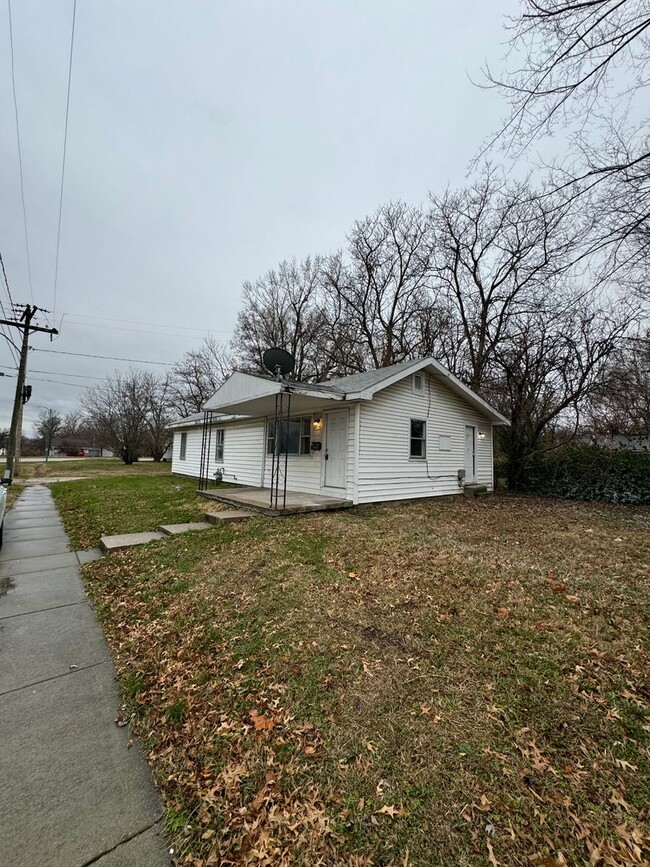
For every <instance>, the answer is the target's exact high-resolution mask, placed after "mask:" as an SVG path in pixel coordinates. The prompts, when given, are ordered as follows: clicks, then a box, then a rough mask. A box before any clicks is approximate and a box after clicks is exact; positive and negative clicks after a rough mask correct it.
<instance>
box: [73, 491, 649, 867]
mask: <svg viewBox="0 0 650 867" xmlns="http://www.w3.org/2000/svg"><path fill="white" fill-rule="evenodd" d="M150 481H151V482H152V483H153V482H154V481H156V482H159V481H160V480H150ZM174 482H176V480H174ZM66 489H68V490H70V491H72V490H73V486H72V485H69V486H65V487H63V486H62V487H61V488H59V489H58V491H59V492H60V491H65V490H66ZM161 490H162V489H161ZM156 492H157V493H156V497H158V496H159V493H160V492H159V491H158V489H157V488H156ZM57 498H58V501H59V503H63V499H62V495H61V493H57ZM161 499H162V500H164V496H162V497H161ZM143 508H144V507H143ZM102 509H103V510H104V511H106V510H108V511H110V508H109V507H108V505H107V501H106V500H105V499H104V498H101V497H99V498H98V500H97V508H96V514H95V516H94V517H93V519H92V520H93V521H94V522H95V525H97V514H99V513H101V511H102ZM147 514H148V512H147ZM134 523H135V522H134ZM143 523H146V522H142V521H141V522H140V523H139V526H141V525H142V524H143ZM151 523H155V522H154V521H153V520H152V522H151ZM649 528H650V511H649V510H647V509H646V510H643V509H634V508H624V507H611V506H599V505H594V504H579V503H568V502H556V501H549V500H545V501H542V500H534V499H524V498H514V497H512V498H502V497H495V498H493V499H491V500H488V501H485V502H474V501H468V500H464V499H462V498H459V499H452V500H434V501H428V502H426V501H420V502H414V503H410V504H395V505H384V506H380V507H363V508H359V509H352V510H349V511H346V512H340V513H320V514H312V515H305V516H300V517H294V518H287V519H275V520H274V519H268V518H256V519H253V520H250V521H248V522H246V523H243V524H237V525H230V526H224V527H217V528H215V529H213V530H208V531H205V532H203V533H198V534H194V535H186V536H182V537H175V538H170V539H166V540H163V541H160V542H156V543H153V544H151V545H148V546H146V547H144V548H141V549H138V550H135V549H134V550H133V551H131V552H128V553H126V552H124V553H121V554H117V555H113V556H111V557H110V558H106V559H104V560H102V561H99V562H96V563H92V564H89V565H88V566H86V567H84V573H85V578H86V582H87V586H88V588H89V591H90V593H91V595H92V597H93V599H94V601H95V604H96V606H97V610H98V613H99V616H100V617H101V619H102V621H103V625H104V629H105V632H106V635H107V637H108V641H109V643H110V646H111V649H112V653H113V656H114V659H115V663H116V665H117V668H118V671H119V675H120V682H121V689H122V694H123V699H124V702H125V708H126V712H127V713H128V714H129V715H132V716H131V719H132V724H133V727H134V730H135V731H136V733H137V734H138V735H139V737H140V738H141V739H142V741H143V743H144V745H145V749H146V751H147V753H148V756H149V760H150V762H151V765H152V767H153V770H154V774H155V778H156V780H157V784H158V786H159V788H160V790H161V793H162V796H163V799H164V802H165V807H166V817H167V826H168V831H169V834H170V839H171V842H172V844H173V846H174V848H175V850H176V853H177V855H176V857H177V859H178V863H179V864H192V865H195V867H203V865H208V864H214V865H218V864H256V865H263V864H265V865H285V864H286V865H288V864H301V865H310V867H311V865H318V864H322V865H338V864H347V865H357V867H361V865H386V867H388V865H393V867H398V865H399V867H406V865H409V867H414V865H422V867H429V865H450V867H451V865H454V867H462V865H483V864H491V865H493V867H494V865H531V864H532V865H539V867H558V865H560V867H561V865H569V864H570V865H577V864H590V865H601V864H602V865H641V864H646V863H648V862H647V860H646V859H648V858H649V857H650V850H649V849H648V843H649V836H648V834H649V830H648V824H647V820H648V808H649V807H650V752H649V732H650V719H649V717H648V704H649V702H650V687H649V685H648V671H649V670H650V669H649V662H650V660H649V658H648V645H647V632H646V630H647V626H648V613H649V607H648V602H649V592H648V568H647V567H648V563H649V562H650V542H649V539H650V535H649V533H648V530H649Z"/></svg>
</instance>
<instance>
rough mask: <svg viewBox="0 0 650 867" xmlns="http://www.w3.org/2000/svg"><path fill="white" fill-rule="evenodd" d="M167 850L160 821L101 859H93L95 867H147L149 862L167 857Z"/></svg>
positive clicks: (159, 860) (154, 862)
mask: <svg viewBox="0 0 650 867" xmlns="http://www.w3.org/2000/svg"><path fill="white" fill-rule="evenodd" d="M167 851H168V850H167V844H166V842H165V838H164V836H163V829H162V822H159V823H158V824H157V825H154V826H153V827H152V828H148V829H147V830H146V831H143V832H142V833H141V834H138V835H136V836H135V837H133V838H132V839H131V840H127V841H126V842H125V843H122V844H121V845H119V846H118V847H117V849H114V850H113V851H112V852H109V853H108V855H104V856H103V857H102V858H100V859H99V861H93V867H134V865H136V867H140V865H142V867H147V865H149V864H159V863H160V862H161V859H162V858H165V857H167Z"/></svg>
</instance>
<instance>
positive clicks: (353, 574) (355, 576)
mask: <svg viewBox="0 0 650 867" xmlns="http://www.w3.org/2000/svg"><path fill="white" fill-rule="evenodd" d="M348 578H351V579H352V580H353V581H356V580H358V578H359V573H358V572H348Z"/></svg>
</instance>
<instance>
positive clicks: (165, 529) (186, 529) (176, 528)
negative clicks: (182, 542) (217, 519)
mask: <svg viewBox="0 0 650 867" xmlns="http://www.w3.org/2000/svg"><path fill="white" fill-rule="evenodd" d="M212 526H214V525H213V524H210V523H209V522H208V521H193V522H191V523H189V524H163V525H162V526H160V527H158V528H157V529H158V532H160V533H164V534H165V536H176V535H178V534H179V533H190V532H193V531H195V530H209V529H210V528H211V527H212Z"/></svg>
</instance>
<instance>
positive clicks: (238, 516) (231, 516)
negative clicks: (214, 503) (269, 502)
mask: <svg viewBox="0 0 650 867" xmlns="http://www.w3.org/2000/svg"><path fill="white" fill-rule="evenodd" d="M203 517H204V518H205V520H206V521H208V522H209V523H210V524H232V523H235V522H236V521H245V520H247V519H248V518H252V517H253V513H252V512H245V511H244V510H243V509H230V510H225V509H224V511H223V512H206V513H205V514H204V516H203Z"/></svg>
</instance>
